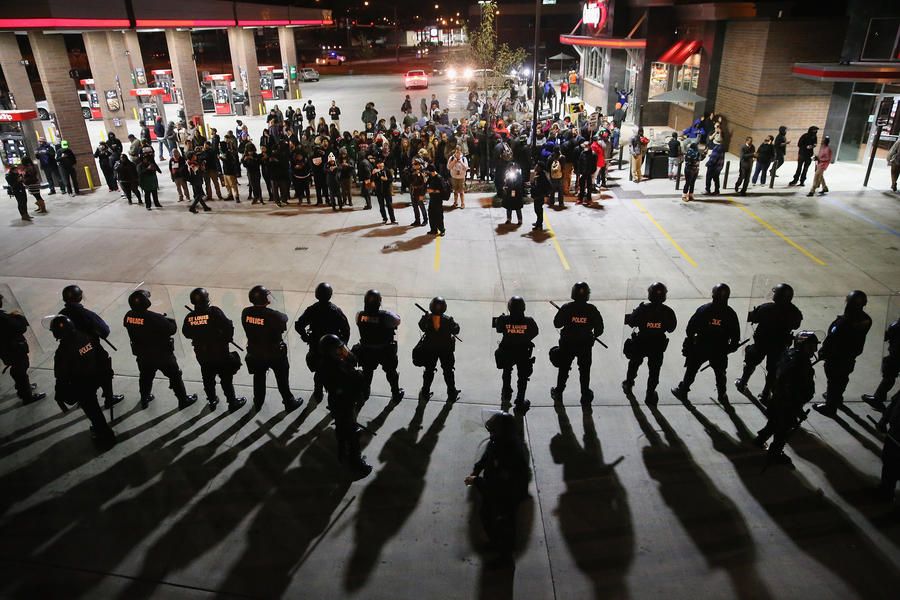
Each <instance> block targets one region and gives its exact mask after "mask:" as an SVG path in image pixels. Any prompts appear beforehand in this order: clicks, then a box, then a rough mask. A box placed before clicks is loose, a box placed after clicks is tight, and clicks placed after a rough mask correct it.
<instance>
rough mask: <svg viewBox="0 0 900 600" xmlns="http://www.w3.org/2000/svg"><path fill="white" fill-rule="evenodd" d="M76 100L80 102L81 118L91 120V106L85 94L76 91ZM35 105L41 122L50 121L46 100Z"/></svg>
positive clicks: (48, 106) (81, 91)
mask: <svg viewBox="0 0 900 600" xmlns="http://www.w3.org/2000/svg"><path fill="white" fill-rule="evenodd" d="M78 100H79V101H80V102H81V116H82V117H84V118H85V119H90V118H91V105H90V104H89V103H88V96H87V92H85V91H84V90H78ZM35 104H36V105H37V112H38V117H40V119H41V120H42V121H49V120H50V104H49V103H48V102H47V101H46V100H39V101H38V102H35Z"/></svg>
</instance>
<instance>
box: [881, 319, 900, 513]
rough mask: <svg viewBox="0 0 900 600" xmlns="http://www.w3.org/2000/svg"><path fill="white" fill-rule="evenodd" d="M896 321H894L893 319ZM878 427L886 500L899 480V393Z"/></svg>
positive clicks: (892, 493)
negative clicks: (880, 436) (881, 433)
mask: <svg viewBox="0 0 900 600" xmlns="http://www.w3.org/2000/svg"><path fill="white" fill-rule="evenodd" d="M895 322H896V321H895ZM879 429H881V430H882V431H884V432H885V433H886V434H887V435H885V437H884V447H883V448H882V450H881V461H882V466H881V484H880V486H879V488H880V490H881V492H882V493H883V494H884V496H885V497H886V499H887V500H893V499H894V490H895V489H896V488H897V481H900V393H897V394H894V397H893V398H892V399H891V404H890V406H889V407H888V408H887V409H886V410H885V411H884V416H883V417H882V418H881V423H880V424H879Z"/></svg>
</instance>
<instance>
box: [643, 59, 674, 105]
mask: <svg viewBox="0 0 900 600" xmlns="http://www.w3.org/2000/svg"><path fill="white" fill-rule="evenodd" d="M671 68H672V65H668V64H666V63H661V62H655V63H653V64H651V65H650V92H649V95H648V97H650V98H652V97H653V96H657V95H659V94H662V93H663V92H667V91H669V85H670V84H669V72H670V71H671Z"/></svg>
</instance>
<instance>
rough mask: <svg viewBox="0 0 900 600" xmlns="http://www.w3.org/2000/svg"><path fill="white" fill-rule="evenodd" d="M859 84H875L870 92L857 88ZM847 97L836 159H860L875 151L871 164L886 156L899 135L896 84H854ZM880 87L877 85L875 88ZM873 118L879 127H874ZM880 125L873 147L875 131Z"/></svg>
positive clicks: (899, 103) (899, 104)
mask: <svg viewBox="0 0 900 600" xmlns="http://www.w3.org/2000/svg"><path fill="white" fill-rule="evenodd" d="M863 86H866V88H867V87H868V86H871V87H874V88H876V89H875V90H873V91H872V92H868V91H863V92H861V91H858V90H860V89H861V88H862V89H866V88H863ZM855 88H856V89H855V90H854V93H853V95H852V97H851V98H850V106H849V108H848V110H847V118H846V120H845V121H844V132H843V135H842V136H841V146H840V148H839V150H838V157H837V158H838V160H839V161H843V162H855V163H863V162H865V161H867V160H868V159H869V156H870V154H871V152H872V151H874V152H875V159H876V161H875V164H876V165H878V164H879V163H878V161H879V160H880V159H884V158H886V157H887V152H888V150H889V149H890V147H891V145H892V144H893V143H894V142H895V141H897V136H898V135H900V86H896V85H885V86H883V87H882V86H880V85H878V86H875V85H873V84H856V86H855ZM879 88H880V89H879ZM876 122H877V123H878V124H879V125H880V127H875V124H876ZM878 129H880V130H881V131H880V135H879V136H878V144H877V147H875V133H876V131H877V130H878Z"/></svg>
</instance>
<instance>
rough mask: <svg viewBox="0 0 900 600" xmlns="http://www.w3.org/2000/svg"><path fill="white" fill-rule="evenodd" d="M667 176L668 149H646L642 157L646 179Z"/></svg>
mask: <svg viewBox="0 0 900 600" xmlns="http://www.w3.org/2000/svg"><path fill="white" fill-rule="evenodd" d="M668 176H669V151H668V150H667V149H662V148H654V149H652V150H648V151H647V156H646V158H645V159H644V177H645V178H647V179H665V178H666V177H668Z"/></svg>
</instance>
